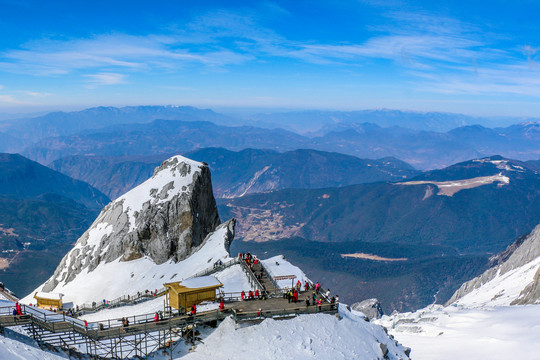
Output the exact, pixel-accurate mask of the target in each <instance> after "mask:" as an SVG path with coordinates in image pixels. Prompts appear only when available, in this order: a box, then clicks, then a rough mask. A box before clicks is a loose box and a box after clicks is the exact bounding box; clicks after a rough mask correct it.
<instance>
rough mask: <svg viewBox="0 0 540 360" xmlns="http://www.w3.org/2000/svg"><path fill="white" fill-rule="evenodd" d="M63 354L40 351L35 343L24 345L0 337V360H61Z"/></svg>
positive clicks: (64, 357)
mask: <svg viewBox="0 0 540 360" xmlns="http://www.w3.org/2000/svg"><path fill="white" fill-rule="evenodd" d="M67 358H68V357H67V356H65V355H64V354H60V353H58V354H53V353H51V352H47V351H43V350H41V349H40V348H39V347H38V346H37V344H35V343H33V342H32V343H24V342H21V341H17V340H13V339H9V338H6V337H4V336H0V359H2V360H63V359H67Z"/></svg>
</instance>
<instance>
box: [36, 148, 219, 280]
mask: <svg viewBox="0 0 540 360" xmlns="http://www.w3.org/2000/svg"><path fill="white" fill-rule="evenodd" d="M219 223H220V220H219V215H218V212H217V207H216V202H215V199H214V195H213V192H212V183H211V178H210V170H209V169H208V166H206V165H205V164H203V163H199V162H196V161H192V160H190V159H187V158H185V157H182V156H174V157H172V158H170V159H167V160H165V161H164V162H163V163H162V164H161V165H160V166H159V167H158V168H156V170H155V171H154V174H153V176H152V177H151V178H150V179H148V180H147V181H145V182H144V183H142V184H141V185H139V186H137V187H136V188H134V189H132V190H130V191H129V192H127V193H126V194H124V195H122V196H120V197H119V198H118V199H116V200H115V201H113V202H111V203H110V204H108V205H107V206H106V207H105V208H104V209H103V210H102V211H101V213H100V214H99V216H98V217H97V219H96V220H95V221H94V223H93V224H92V226H90V228H89V229H88V230H87V231H86V232H85V233H84V234H83V235H82V236H81V237H80V238H79V240H77V243H76V244H75V247H74V248H73V249H72V250H71V251H70V252H69V253H68V254H67V255H66V256H65V257H64V258H63V259H62V262H61V263H60V265H59V266H58V268H57V269H56V271H55V273H54V275H53V276H52V277H51V278H50V279H49V281H47V283H46V284H45V286H44V287H43V290H44V291H52V289H54V288H55V287H57V285H59V284H66V283H69V282H70V281H72V280H73V279H75V277H76V276H77V275H78V274H80V273H81V272H82V271H83V270H84V271H86V272H92V271H94V270H95V269H96V268H97V267H98V266H100V265H102V264H107V263H111V262H113V261H132V260H136V259H140V258H148V259H150V260H151V261H152V262H154V263H155V264H163V263H165V262H168V261H172V262H178V261H181V260H183V259H185V258H187V257H188V256H189V255H190V254H192V253H193V251H194V249H196V248H197V247H198V246H200V245H201V244H202V242H203V240H204V239H205V237H206V236H207V235H208V234H209V233H211V232H212V231H214V230H215V228H216V226H217V225H219Z"/></svg>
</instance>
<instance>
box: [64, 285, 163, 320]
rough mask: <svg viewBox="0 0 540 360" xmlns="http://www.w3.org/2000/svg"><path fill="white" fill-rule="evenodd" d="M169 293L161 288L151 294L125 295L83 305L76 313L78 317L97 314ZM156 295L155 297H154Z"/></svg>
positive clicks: (150, 292)
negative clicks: (100, 311)
mask: <svg viewBox="0 0 540 360" xmlns="http://www.w3.org/2000/svg"><path fill="white" fill-rule="evenodd" d="M166 292H167V289H165V288H161V289H159V290H157V292H156V291H149V292H138V293H137V294H134V295H123V296H120V297H117V298H116V299H113V300H110V301H106V302H93V303H86V304H82V305H81V306H80V307H79V310H78V311H77V312H76V313H75V314H76V315H77V316H80V315H84V314H88V313H92V312H96V311H99V310H103V309H112V308H115V307H119V306H125V305H133V304H138V303H141V302H144V301H148V300H152V299H155V298H157V297H159V296H162V295H164V294H165V293H166ZM154 294H155V295H154Z"/></svg>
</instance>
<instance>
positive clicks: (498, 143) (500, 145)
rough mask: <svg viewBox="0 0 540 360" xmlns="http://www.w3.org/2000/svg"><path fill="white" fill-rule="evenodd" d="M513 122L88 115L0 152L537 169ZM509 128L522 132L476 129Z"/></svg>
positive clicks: (406, 115)
mask: <svg viewBox="0 0 540 360" xmlns="http://www.w3.org/2000/svg"><path fill="white" fill-rule="evenodd" d="M167 120H168V121H167ZM523 120H528V119H520V118H508V119H506V118H505V119H503V118H493V119H488V118H476V117H468V116H465V115H460V114H447V113H420V112H405V111H398V110H365V111H354V112H339V111H334V112H332V111H298V112H290V113H269V114H259V115H253V116H250V117H246V118H239V117H233V116H227V115H223V114H220V113H216V112H214V111H212V110H202V109H197V108H193V107H189V106H185V107H174V106H133V107H124V108H114V107H98V108H91V109H86V110H83V111H77V112H56V113H50V114H47V115H44V116H39V117H34V118H29V119H17V120H6V121H3V122H0V151H4V152H7V151H9V152H21V151H23V149H25V150H24V154H25V155H26V156H28V157H30V158H32V159H34V160H37V161H39V162H40V163H42V164H48V163H50V162H52V161H54V160H57V159H59V158H62V157H67V156H74V155H96V156H133V155H138V156H139V155H142V156H146V155H151V154H177V153H186V152H189V151H193V150H197V149H200V148H205V147H224V148H227V149H229V150H234V151H239V150H243V149H246V148H258V149H270V150H276V151H280V152H283V151H289V150H296V149H315V150H321V151H330V152H339V153H343V154H348V155H353V156H357V157H360V158H368V159H378V158H383V157H389V156H390V157H395V158H398V159H400V160H402V161H405V162H407V163H409V164H411V165H413V166H414V167H415V168H418V169H433V168H443V167H445V166H448V165H451V164H454V163H457V162H460V161H465V160H469V159H472V158H479V157H484V156H491V155H494V154H502V155H504V156H505V157H508V158H515V159H520V160H537V159H539V158H540V149H539V146H538V144H539V143H540V135H539V133H540V131H539V127H540V125H539V123H538V122H532V121H523ZM509 121H513V122H514V123H516V122H519V121H522V122H521V123H519V124H518V125H513V126H508V127H499V128H489V127H485V126H494V125H495V124H508V123H509ZM478 123H480V124H483V126H482V125H475V124H478ZM280 128H282V129H280ZM283 129H285V130H283Z"/></svg>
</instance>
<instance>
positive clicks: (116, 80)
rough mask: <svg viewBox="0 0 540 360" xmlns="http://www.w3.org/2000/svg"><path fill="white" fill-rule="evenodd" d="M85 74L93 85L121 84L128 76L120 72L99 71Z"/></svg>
mask: <svg viewBox="0 0 540 360" xmlns="http://www.w3.org/2000/svg"><path fill="white" fill-rule="evenodd" d="M83 76H84V77H86V78H88V79H89V83H90V86H91V87H95V86H101V85H119V84H125V83H126V76H125V75H124V74H118V73H98V74H90V75H83Z"/></svg>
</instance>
